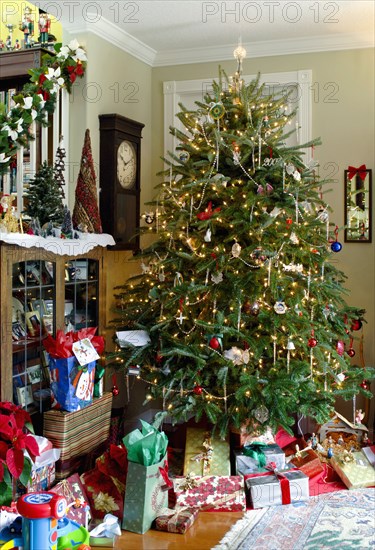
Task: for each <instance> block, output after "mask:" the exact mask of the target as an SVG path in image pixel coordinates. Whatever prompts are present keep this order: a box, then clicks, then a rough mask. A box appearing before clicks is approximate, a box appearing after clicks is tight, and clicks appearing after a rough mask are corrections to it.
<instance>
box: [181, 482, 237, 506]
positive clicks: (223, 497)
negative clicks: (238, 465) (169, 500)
mask: <svg viewBox="0 0 375 550" xmlns="http://www.w3.org/2000/svg"><path fill="white" fill-rule="evenodd" d="M173 491H174V495H175V501H176V510H178V509H179V508H181V507H186V508H198V509H199V510H202V511H205V512H214V511H215V512H242V511H243V510H246V498H245V492H244V480H243V478H242V477H241V476H187V477H183V478H175V479H174V480H173Z"/></svg>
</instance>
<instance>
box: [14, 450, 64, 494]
mask: <svg viewBox="0 0 375 550" xmlns="http://www.w3.org/2000/svg"><path fill="white" fill-rule="evenodd" d="M59 457H60V449H48V450H47V451H44V452H43V453H41V454H40V455H39V456H37V457H35V462H33V463H32V466H31V479H30V481H29V483H28V484H27V486H26V487H25V486H24V485H22V483H21V482H20V481H19V480H17V487H16V494H15V496H16V497H19V496H21V495H23V494H24V493H37V492H39V491H47V490H48V489H49V488H50V487H51V486H52V485H53V482H54V481H55V476H56V473H55V464H56V462H57V460H58V459H59Z"/></svg>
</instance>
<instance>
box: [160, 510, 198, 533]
mask: <svg viewBox="0 0 375 550" xmlns="http://www.w3.org/2000/svg"><path fill="white" fill-rule="evenodd" d="M198 513H199V510H198V509H197V508H186V509H181V510H170V511H169V513H168V514H162V515H161V516H159V517H157V518H156V520H155V529H157V530H158V531H167V532H168V533H180V534H181V535H183V534H184V533H186V531H187V530H188V529H189V527H191V526H192V525H193V523H194V521H195V518H196V517H197V515H198Z"/></svg>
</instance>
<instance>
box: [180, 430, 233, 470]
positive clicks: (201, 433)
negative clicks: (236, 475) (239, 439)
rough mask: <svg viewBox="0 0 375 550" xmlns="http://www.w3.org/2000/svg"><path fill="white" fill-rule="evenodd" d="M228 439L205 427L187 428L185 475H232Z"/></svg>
mask: <svg viewBox="0 0 375 550" xmlns="http://www.w3.org/2000/svg"><path fill="white" fill-rule="evenodd" d="M230 473H231V472H230V451H229V442H228V441H227V439H224V440H223V439H220V438H219V437H217V436H214V437H213V436H212V434H211V433H210V432H209V431H207V430H205V429H204V428H187V430H186V448H185V461H184V476H187V475H188V474H193V475H197V476H207V475H214V476H230Z"/></svg>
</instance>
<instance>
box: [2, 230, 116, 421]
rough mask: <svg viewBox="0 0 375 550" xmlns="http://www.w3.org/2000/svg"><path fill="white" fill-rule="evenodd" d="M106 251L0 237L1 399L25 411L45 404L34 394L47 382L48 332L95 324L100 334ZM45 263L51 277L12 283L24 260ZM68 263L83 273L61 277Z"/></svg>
mask: <svg viewBox="0 0 375 550" xmlns="http://www.w3.org/2000/svg"><path fill="white" fill-rule="evenodd" d="M105 253H106V249H105V247H103V246H97V247H96V248H93V249H92V250H90V251H89V252H87V253H86V254H81V255H77V256H67V255H59V254H53V253H51V251H49V250H45V249H40V248H34V247H32V248H22V247H21V246H17V245H10V244H6V243H4V242H2V241H0V262H1V263H0V266H1V269H0V298H1V301H0V308H1V313H0V331H1V337H2V345H1V346H0V360H1V371H0V375H1V378H0V382H1V397H0V399H1V400H2V401H14V402H15V403H16V404H20V405H22V406H23V407H25V408H26V409H27V410H28V411H30V410H33V411H34V409H35V411H39V412H43V411H45V410H46V409H45V407H46V401H45V400H44V401H43V402H42V399H40V402H36V401H35V399H36V398H35V395H37V394H38V395H39V394H40V391H41V390H44V389H48V387H49V369H48V356H47V354H46V352H45V350H44V347H43V340H44V339H45V337H46V335H47V332H48V333H50V334H52V335H55V334H56V331H57V330H64V331H65V332H67V331H68V330H73V331H76V330H79V329H81V328H85V327H93V326H94V327H98V331H97V333H98V334H100V335H103V336H105V326H106V320H105V316H106V313H105V277H104V276H103V273H104V271H103V270H104V267H103V266H104V258H105ZM47 263H48V267H49V269H50V270H51V268H52V271H51V273H53V278H52V281H51V280H49V281H48V283H46V284H44V283H43V282H42V281H40V282H38V283H37V284H32V285H29V284H28V281H27V280H26V278H25V282H24V284H22V282H21V281H18V279H17V283H16V284H15V278H14V277H13V275H14V274H17V273H19V272H22V270H25V269H27V267H28V266H36V267H37V269H39V270H40V272H42V271H43V270H44V269H45V266H46V264H47ZM68 268H69V269H70V270H75V272H74V273H75V274H76V273H77V270H78V269H80V270H81V271H80V272H79V276H80V277H82V278H74V279H72V280H66V274H67V273H66V272H67V270H68ZM70 273H71V274H72V273H73V271H70ZM20 327H21V329H20ZM19 330H21V332H19ZM14 331H17V332H14ZM22 331H23V332H22ZM33 331H34V332H35V334H34V335H33ZM39 331H40V333H39ZM18 337H19V340H16V339H15V338H18ZM39 371H40V372H39ZM35 372H36V374H37V375H38V376H37V377H36V378H35V376H34V374H35ZM33 373H34V374H33ZM38 373H39V374H38ZM33 376H34V378H33ZM35 380H36V381H35ZM38 392H39V393H38Z"/></svg>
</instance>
